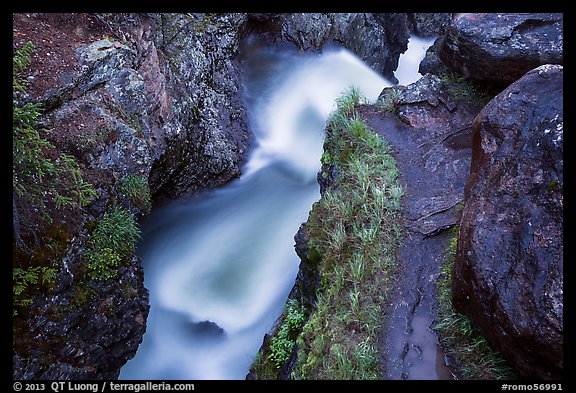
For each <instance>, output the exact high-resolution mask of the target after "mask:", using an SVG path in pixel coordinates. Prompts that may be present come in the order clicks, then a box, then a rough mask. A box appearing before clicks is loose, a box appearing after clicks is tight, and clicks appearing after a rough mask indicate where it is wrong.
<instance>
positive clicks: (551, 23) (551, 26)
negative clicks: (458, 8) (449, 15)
mask: <svg viewBox="0 0 576 393" xmlns="http://www.w3.org/2000/svg"><path fill="white" fill-rule="evenodd" d="M437 54H438V56H439V57H440V59H441V60H442V62H443V63H444V64H446V65H447V66H448V67H449V68H451V69H453V70H455V71H457V72H458V73H460V74H462V75H464V76H467V77H470V78H471V79H475V80H482V81H489V82H496V83H501V84H504V85H507V84H510V83H512V82H514V81H515V80H517V79H518V78H520V77H521V76H522V75H524V74H525V73H526V72H528V71H529V70H531V69H533V68H535V67H537V66H539V65H543V64H562V63H563V59H562V58H563V15H562V14H530V13H521V14H499V13H486V14H481V13H471V14H457V15H456V16H455V17H454V19H453V21H452V23H451V24H450V26H449V27H448V29H447V31H446V34H445V35H444V36H443V38H442V40H441V43H440V44H439V48H438V51H437Z"/></svg>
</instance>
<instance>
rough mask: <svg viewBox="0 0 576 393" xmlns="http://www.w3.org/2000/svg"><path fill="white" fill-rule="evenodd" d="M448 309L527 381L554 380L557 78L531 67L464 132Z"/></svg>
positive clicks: (556, 69) (558, 299) (557, 333)
mask: <svg viewBox="0 0 576 393" xmlns="http://www.w3.org/2000/svg"><path fill="white" fill-rule="evenodd" d="M473 128H474V146H473V155H472V163H471V168H470V177H469V180H468V183H467V185H466V202H465V207H464V211H463V214H462V221H461V224H460V232H459V240H458V249H457V255H456V262H455V265H454V269H453V276H452V299H453V305H454V307H455V308H456V309H457V310H458V311H459V312H461V313H463V314H465V315H468V316H469V317H470V318H471V320H472V321H473V324H474V325H475V326H477V327H478V328H479V329H480V330H481V331H482V332H483V333H484V334H485V335H486V337H487V338H488V339H489V341H490V342H491V343H492V344H493V345H494V346H495V347H496V348H498V349H499V350H500V351H501V353H502V354H503V355H504V356H505V357H506V358H507V359H508V360H509V361H510V363H511V364H512V365H513V366H514V367H516V368H517V369H518V371H519V372H520V373H521V375H522V376H523V377H525V378H531V379H534V378H536V379H558V378H561V376H562V372H563V342H564V339H563V241H562V239H563V194H562V190H563V184H564V180H563V68H562V66H557V65H544V66H541V67H538V68H536V69H534V70H532V71H530V72H528V73H527V74H526V75H524V76H523V77H522V78H521V79H519V80H518V81H517V82H515V83H513V84H511V85H510V86H509V87H508V88H506V89H505V90H504V91H502V93H500V94H499V95H498V96H496V97H495V98H494V99H493V100H492V101H491V102H490V103H489V104H488V105H487V106H486V107H485V108H484V109H483V110H482V112H481V113H480V114H479V115H478V117H477V118H476V120H475V122H474V126H473Z"/></svg>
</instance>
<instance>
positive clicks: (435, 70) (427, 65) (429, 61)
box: [418, 38, 449, 75]
mask: <svg viewBox="0 0 576 393" xmlns="http://www.w3.org/2000/svg"><path fill="white" fill-rule="evenodd" d="M440 41H441V39H440V38H438V39H437V40H436V41H434V44H432V46H430V47H429V48H428V49H427V50H426V55H425V56H424V59H422V61H421V62H420V66H419V67H418V72H419V73H420V74H422V75H426V74H434V75H441V74H443V73H446V72H448V70H449V68H448V67H446V65H445V64H444V63H442V60H440V58H439V57H438V54H437V51H438V44H439V43H440Z"/></svg>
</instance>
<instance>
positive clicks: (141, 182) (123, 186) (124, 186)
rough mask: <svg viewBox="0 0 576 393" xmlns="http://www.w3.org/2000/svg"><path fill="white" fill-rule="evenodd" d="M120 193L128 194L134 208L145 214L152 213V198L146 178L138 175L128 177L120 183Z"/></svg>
mask: <svg viewBox="0 0 576 393" xmlns="http://www.w3.org/2000/svg"><path fill="white" fill-rule="evenodd" d="M120 192H122V193H124V194H126V196H127V197H128V198H129V199H130V201H131V202H132V203H133V204H134V206H136V207H137V208H139V209H140V210H142V211H143V212H144V213H145V214H149V213H150V210H151V209H152V196H151V195H150V187H149V186H148V180H147V179H146V178H145V177H143V176H140V175H136V174H131V175H126V176H125V177H124V178H123V179H122V181H121V182H120Z"/></svg>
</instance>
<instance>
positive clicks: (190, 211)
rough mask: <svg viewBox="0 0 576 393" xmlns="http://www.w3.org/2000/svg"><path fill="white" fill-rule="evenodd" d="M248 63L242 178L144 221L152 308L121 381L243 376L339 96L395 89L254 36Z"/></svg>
mask: <svg viewBox="0 0 576 393" xmlns="http://www.w3.org/2000/svg"><path fill="white" fill-rule="evenodd" d="M411 42H412V43H414V42H415V41H411ZM429 44H431V42H430V43H428V44H427V45H428V46H429ZM421 46H422V45H421ZM426 47H427V46H426ZM426 47H424V50H425V49H426ZM417 49H418V50H419V51H420V52H418V53H416V54H415V55H414V56H416V57H419V59H421V58H422V57H423V56H424V52H423V50H422V49H421V48H417ZM241 55H242V60H243V61H242V64H243V74H244V81H243V82H244V86H243V97H244V106H245V108H246V111H247V114H248V118H249V122H250V127H251V129H252V132H253V134H254V139H255V146H254V147H253V150H252V151H251V153H250V156H249V157H248V159H247V161H246V163H245V164H244V168H243V170H242V176H241V177H240V178H239V179H237V180H235V181H232V182H230V183H229V184H227V185H226V186H224V187H221V188H218V189H213V190H209V191H204V192H201V193H199V194H197V195H195V196H193V197H190V198H186V199H181V200H177V201H174V202H173V203H171V204H168V205H166V206H162V207H157V208H155V209H153V211H152V214H151V215H150V216H148V217H147V218H146V220H145V221H144V222H143V223H142V241H141V243H140V245H139V247H138V250H137V254H138V255H139V256H140V257H141V258H142V265H143V268H144V272H145V282H144V284H145V286H146V288H148V290H149V292H150V312H149V315H148V319H147V331H146V334H145V335H144V337H143V341H142V343H141V344H140V347H139V349H138V352H137V353H136V355H135V357H134V358H133V359H131V360H130V361H128V362H127V364H126V365H125V366H124V367H123V368H122V370H121V373H120V379H129V380H132V379H147V380H149V379H181V380H194V379H197V380H200V379H244V378H245V377H246V374H247V373H248V371H249V369H250V366H251V364H252V362H253V359H254V357H255V355H256V353H257V352H258V349H259V347H260V345H261V344H262V339H263V337H264V335H265V334H266V333H267V332H269V331H270V329H271V328H272V326H273V324H274V322H275V321H276V319H277V318H278V317H279V316H280V314H281V312H282V309H283V305H284V303H285V301H286V298H287V296H288V294H289V292H290V290H291V288H292V286H293V284H294V280H295V278H296V274H297V272H298V267H299V263H300V260H299V258H298V256H297V255H296V253H295V251H294V234H296V232H297V231H298V228H299V226H300V224H301V223H302V222H304V221H306V219H307V217H308V213H309V211H310V209H311V207H312V204H313V203H314V202H315V201H317V200H318V199H319V197H320V192H319V186H318V183H317V181H316V175H317V172H318V170H319V169H320V157H321V155H322V151H323V149H322V145H323V137H324V135H323V132H324V131H323V130H324V125H325V122H326V120H327V118H328V116H329V114H330V112H331V111H332V110H333V109H335V100H336V99H337V98H338V97H339V96H341V94H342V93H343V92H345V91H347V90H348V89H349V88H350V87H351V86H355V87H356V88H357V89H358V90H359V91H360V93H361V94H362V96H363V97H365V98H366V99H367V100H368V101H370V102H374V101H375V100H376V99H377V97H378V95H379V93H380V92H381V91H382V89H383V88H384V87H386V86H391V83H390V82H389V81H387V80H386V79H384V78H383V77H382V76H380V75H379V74H377V73H376V72H374V71H373V70H372V69H370V68H369V67H368V66H367V65H365V64H364V63H363V62H362V61H361V60H360V59H359V58H358V57H356V56H355V55H354V54H353V53H351V52H350V51H348V50H346V49H343V48H336V47H332V48H325V49H324V50H323V52H322V53H321V54H312V53H302V52H297V51H293V50H288V49H274V48H270V47H266V46H264V45H261V44H259V43H258V42H257V41H256V40H255V39H253V38H250V37H249V38H248V39H247V41H246V42H245V43H243V47H242V48H241ZM410 56H412V52H410ZM404 57H406V56H404ZM402 61H403V60H402V59H401V62H402ZM418 62H419V60H418ZM416 64H417V63H416ZM415 75H417V76H420V75H419V74H417V65H416V69H415V70H414V69H413V71H412V72H411V73H410V74H409V75H406V74H405V73H404V70H402V77H400V75H397V77H398V78H399V80H400V83H410V82H412V80H409V79H408V78H412V79H413V78H414V76H415ZM404 80H406V82H405V81H404Z"/></svg>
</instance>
